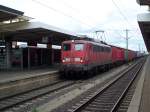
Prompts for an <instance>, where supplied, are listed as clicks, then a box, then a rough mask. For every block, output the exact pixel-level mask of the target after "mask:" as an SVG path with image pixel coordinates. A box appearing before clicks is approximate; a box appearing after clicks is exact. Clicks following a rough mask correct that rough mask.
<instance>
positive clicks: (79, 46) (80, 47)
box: [75, 44, 84, 51]
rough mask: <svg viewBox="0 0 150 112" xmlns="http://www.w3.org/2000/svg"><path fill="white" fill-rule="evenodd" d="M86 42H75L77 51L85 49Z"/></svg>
mask: <svg viewBox="0 0 150 112" xmlns="http://www.w3.org/2000/svg"><path fill="white" fill-rule="evenodd" d="M83 48H84V44H75V51H83Z"/></svg>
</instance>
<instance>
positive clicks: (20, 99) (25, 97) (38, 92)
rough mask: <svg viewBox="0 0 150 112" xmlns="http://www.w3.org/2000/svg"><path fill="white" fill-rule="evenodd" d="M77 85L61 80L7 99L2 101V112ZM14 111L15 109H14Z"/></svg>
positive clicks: (0, 109)
mask: <svg viewBox="0 0 150 112" xmlns="http://www.w3.org/2000/svg"><path fill="white" fill-rule="evenodd" d="M73 84H75V81H65V80H59V81H56V82H54V83H52V84H50V85H47V86H45V87H40V88H38V89H33V90H30V91H27V92H24V93H20V94H17V95H14V96H10V97H6V98H3V99H1V100H0V112H2V111H6V110H8V109H9V110H11V108H13V107H14V106H16V105H22V104H23V103H25V102H27V101H30V100H33V99H36V98H38V97H41V96H44V95H46V94H50V93H53V92H55V91H57V90H60V89H64V88H66V87H69V86H71V85H73ZM12 110H13V109H12Z"/></svg>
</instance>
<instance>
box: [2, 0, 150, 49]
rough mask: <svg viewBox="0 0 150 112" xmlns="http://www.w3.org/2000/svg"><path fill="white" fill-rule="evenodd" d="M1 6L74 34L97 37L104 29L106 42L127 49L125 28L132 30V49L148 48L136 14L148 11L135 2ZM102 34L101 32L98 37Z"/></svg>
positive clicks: (81, 0)
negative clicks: (96, 32)
mask: <svg viewBox="0 0 150 112" xmlns="http://www.w3.org/2000/svg"><path fill="white" fill-rule="evenodd" d="M0 4H1V5H4V6H8V7H11V8H14V9H17V10H20V11H23V12H25V15H26V16H29V17H32V18H35V19H34V20H33V21H41V22H44V23H46V24H50V25H53V26H56V27H59V28H62V29H66V30H69V31H71V32H75V33H82V34H88V35H90V36H92V37H95V36H96V34H95V33H94V32H95V31H99V30H103V31H105V33H104V34H103V37H102V39H103V40H104V41H106V42H107V43H110V44H113V45H117V46H121V47H126V44H125V36H126V35H125V29H129V38H130V39H129V48H130V49H133V50H139V46H140V49H144V50H145V49H146V48H145V45H144V41H143V38H142V36H141V33H140V30H139V27H138V23H137V14H138V13H142V12H146V11H147V7H141V6H139V5H138V4H137V3H136V0H0ZM101 35H102V33H98V35H97V36H98V38H100V36H101Z"/></svg>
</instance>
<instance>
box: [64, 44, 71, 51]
mask: <svg viewBox="0 0 150 112" xmlns="http://www.w3.org/2000/svg"><path fill="white" fill-rule="evenodd" d="M63 50H64V51H70V50H71V45H70V44H63Z"/></svg>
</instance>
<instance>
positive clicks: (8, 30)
mask: <svg viewBox="0 0 150 112" xmlns="http://www.w3.org/2000/svg"><path fill="white" fill-rule="evenodd" d="M0 34H1V37H3V38H5V39H6V40H11V41H26V42H28V41H35V42H40V43H42V42H43V43H53V44H61V42H62V41H64V40H67V39H70V38H74V37H77V36H76V34H75V33H72V32H69V31H66V30H62V29H60V28H57V27H54V26H51V25H47V24H44V23H41V22H28V21H23V22H17V23H11V24H5V25H1V26H0Z"/></svg>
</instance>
